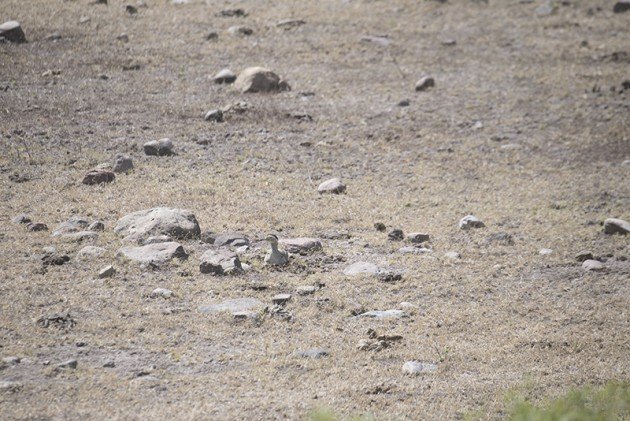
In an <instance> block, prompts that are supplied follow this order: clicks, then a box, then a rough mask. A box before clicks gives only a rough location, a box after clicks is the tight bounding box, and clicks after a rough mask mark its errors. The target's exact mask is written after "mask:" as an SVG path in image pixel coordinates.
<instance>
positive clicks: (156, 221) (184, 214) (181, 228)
mask: <svg viewBox="0 0 630 421" xmlns="http://www.w3.org/2000/svg"><path fill="white" fill-rule="evenodd" d="M114 232H115V233H117V234H118V235H121V236H124V237H126V239H128V240H137V241H142V240H143V239H146V238H148V237H151V236H158V235H168V236H170V237H172V238H175V239H189V238H198V237H199V235H200V234H201V229H200V228H199V223H198V222H197V219H196V218H195V215H194V214H193V213H192V212H190V211H187V210H183V209H173V208H166V207H159V208H152V209H145V210H141V211H138V212H134V213H130V214H129V215H126V216H124V217H122V218H121V219H119V220H118V224H117V225H116V227H115V228H114Z"/></svg>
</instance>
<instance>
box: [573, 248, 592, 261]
mask: <svg viewBox="0 0 630 421" xmlns="http://www.w3.org/2000/svg"><path fill="white" fill-rule="evenodd" d="M575 260H577V261H578V262H584V261H585V260H593V253H591V252H590V251H588V250H582V251H581V252H579V253H578V254H576V255H575Z"/></svg>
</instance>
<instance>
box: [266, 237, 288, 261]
mask: <svg viewBox="0 0 630 421" xmlns="http://www.w3.org/2000/svg"><path fill="white" fill-rule="evenodd" d="M265 240H266V241H269V244H271V250H269V251H268V252H267V255H266V256H265V263H266V264H268V265H273V266H282V265H286V264H287V263H289V253H287V252H286V251H285V250H281V249H279V248H278V236H277V235H275V234H269V235H267V238H265Z"/></svg>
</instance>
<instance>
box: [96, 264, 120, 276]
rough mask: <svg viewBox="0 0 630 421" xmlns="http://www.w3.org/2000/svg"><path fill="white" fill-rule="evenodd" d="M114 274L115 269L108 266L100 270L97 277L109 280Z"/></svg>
mask: <svg viewBox="0 0 630 421" xmlns="http://www.w3.org/2000/svg"><path fill="white" fill-rule="evenodd" d="M115 274H116V269H114V267H113V266H112V265H109V266H105V267H104V268H103V269H101V271H100V272H99V273H98V277H99V279H105V278H111V277H112V276H114V275H115Z"/></svg>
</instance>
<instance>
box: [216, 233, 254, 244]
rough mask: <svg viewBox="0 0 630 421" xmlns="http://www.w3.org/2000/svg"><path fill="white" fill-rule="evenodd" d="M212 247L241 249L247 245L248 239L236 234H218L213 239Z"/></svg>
mask: <svg viewBox="0 0 630 421" xmlns="http://www.w3.org/2000/svg"><path fill="white" fill-rule="evenodd" d="M214 245H215V246H217V247H228V246H231V247H242V246H248V245H249V238H247V237H245V236H244V235H243V234H239V233H237V232H229V233H224V234H219V235H217V236H215V238H214Z"/></svg>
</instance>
